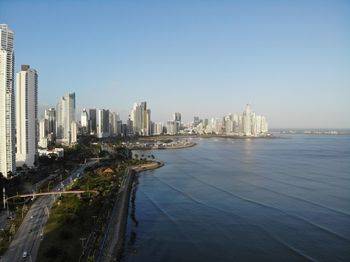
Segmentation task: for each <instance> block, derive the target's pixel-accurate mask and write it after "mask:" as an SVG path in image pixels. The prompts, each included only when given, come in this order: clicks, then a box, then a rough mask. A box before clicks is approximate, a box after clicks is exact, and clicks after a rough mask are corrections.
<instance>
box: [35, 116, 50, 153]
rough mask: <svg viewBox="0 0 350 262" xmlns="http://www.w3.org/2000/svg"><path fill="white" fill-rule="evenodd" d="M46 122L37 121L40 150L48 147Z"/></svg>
mask: <svg viewBox="0 0 350 262" xmlns="http://www.w3.org/2000/svg"><path fill="white" fill-rule="evenodd" d="M48 122H49V121H48V120H47V119H45V118H43V119H41V120H40V121H39V141H38V145H39V147H41V148H47V145H48Z"/></svg>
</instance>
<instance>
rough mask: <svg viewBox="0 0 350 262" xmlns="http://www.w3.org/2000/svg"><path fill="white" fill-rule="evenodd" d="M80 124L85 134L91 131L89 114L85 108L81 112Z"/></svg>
mask: <svg viewBox="0 0 350 262" xmlns="http://www.w3.org/2000/svg"><path fill="white" fill-rule="evenodd" d="M80 126H81V131H82V133H83V134H87V133H88V132H89V115H88V112H87V111H86V109H85V108H84V109H83V111H82V112H81V116H80Z"/></svg>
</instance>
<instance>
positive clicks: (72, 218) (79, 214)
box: [37, 161, 135, 262]
mask: <svg viewBox="0 0 350 262" xmlns="http://www.w3.org/2000/svg"><path fill="white" fill-rule="evenodd" d="M132 163H133V164H134V163H135V162H134V161H133V162H132ZM128 164H131V163H129V162H127V163H124V164H122V165H118V166H113V167H112V169H113V171H114V172H113V173H107V174H106V173H103V170H104V168H102V169H98V170H94V171H89V172H87V173H86V174H84V176H82V177H81V178H80V179H79V180H78V181H77V182H76V183H74V185H73V186H72V188H71V189H72V190H76V189H77V190H78V189H80V190H87V189H89V190H97V191H98V192H99V194H98V195H96V194H92V193H90V196H89V194H88V193H84V194H83V195H82V197H81V198H79V197H78V196H76V195H70V194H67V195H64V197H61V199H60V200H58V201H57V202H56V203H55V204H54V206H53V208H52V209H51V212H50V218H49V220H48V222H47V224H46V227H45V231H44V240H43V241H42V243H41V245H40V249H39V253H38V258H37V261H39V262H40V261H54V262H59V261H78V260H79V257H80V255H81V252H82V244H81V240H80V238H88V236H89V234H90V233H91V230H92V228H93V226H94V218H93V216H99V215H101V214H100V210H101V208H102V206H103V203H104V202H105V201H106V200H107V201H108V202H111V201H112V198H113V197H114V193H115V192H117V191H118V189H119V185H120V179H121V177H122V174H124V170H125V167H126V166H128ZM102 226H103V225H102V224H101V227H102ZM102 232H103V231H102V230H101V232H99V233H100V234H101V233H102Z"/></svg>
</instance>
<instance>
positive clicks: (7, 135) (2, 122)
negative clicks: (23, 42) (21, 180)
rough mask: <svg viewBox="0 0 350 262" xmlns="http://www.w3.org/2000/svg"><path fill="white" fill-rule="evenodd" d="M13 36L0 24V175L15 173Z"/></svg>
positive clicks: (5, 26) (5, 175)
mask: <svg viewBox="0 0 350 262" xmlns="http://www.w3.org/2000/svg"><path fill="white" fill-rule="evenodd" d="M13 40H14V34H13V32H12V31H11V30H10V29H9V28H8V26H7V25H5V24H0V173H1V174H2V175H3V176H4V177H7V175H8V172H12V173H15V172H16V153H15V124H16V123H15V95H14V63H15V61H14V50H13Z"/></svg>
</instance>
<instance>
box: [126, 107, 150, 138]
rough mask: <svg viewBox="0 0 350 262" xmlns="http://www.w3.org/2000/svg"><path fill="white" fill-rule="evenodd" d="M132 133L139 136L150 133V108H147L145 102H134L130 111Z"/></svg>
mask: <svg viewBox="0 0 350 262" xmlns="http://www.w3.org/2000/svg"><path fill="white" fill-rule="evenodd" d="M130 117H131V121H132V123H133V131H134V134H138V135H140V136H149V135H151V110H150V109H147V103H146V102H141V103H140V104H138V103H135V104H134V107H133V109H132V110H131V113H130Z"/></svg>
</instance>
